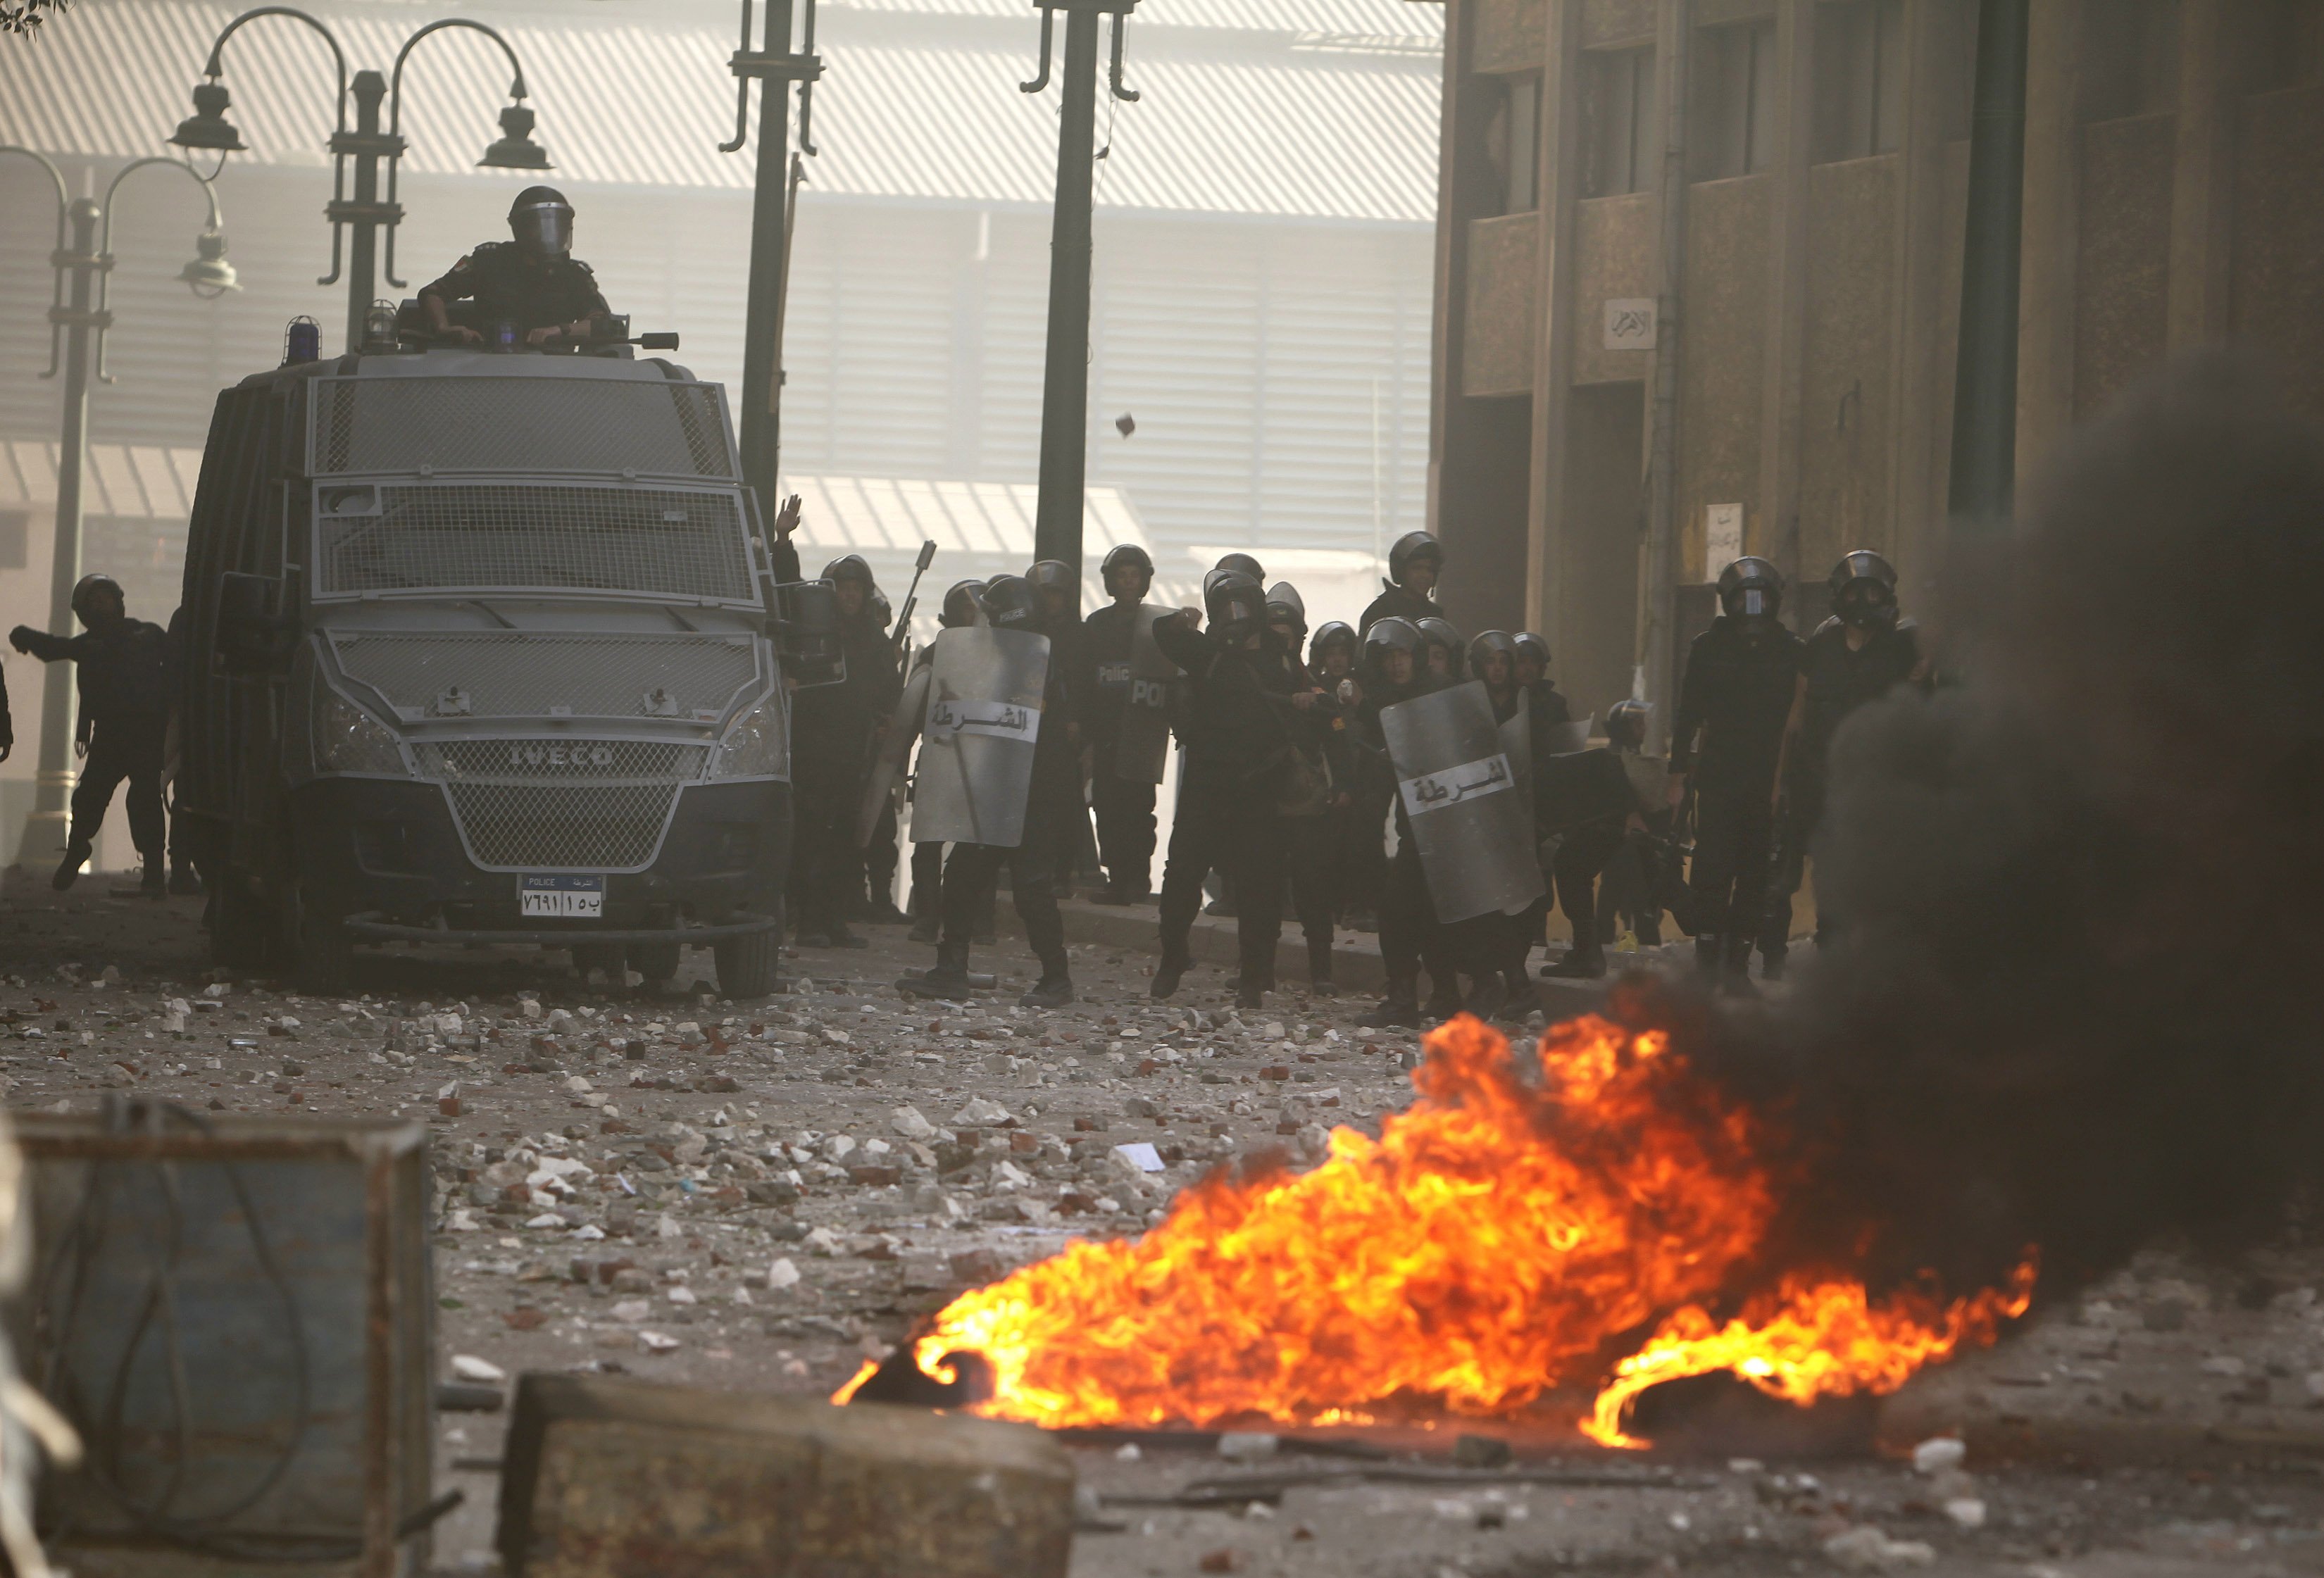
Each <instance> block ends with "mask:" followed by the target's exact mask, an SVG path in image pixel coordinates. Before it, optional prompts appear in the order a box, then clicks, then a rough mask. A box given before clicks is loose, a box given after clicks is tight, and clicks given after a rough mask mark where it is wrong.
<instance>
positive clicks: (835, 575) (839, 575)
mask: <svg viewBox="0 0 2324 1578" xmlns="http://www.w3.org/2000/svg"><path fill="white" fill-rule="evenodd" d="M823 578H824V579H825V580H826V581H861V582H862V583H863V586H864V592H865V595H867V596H868V595H870V594H871V588H873V587H875V586H878V585H879V584H880V583H879V581H878V579H877V578H876V577H873V575H872V574H871V566H870V565H868V564H866V563H864V562H863V556H862V554H860V553H849V554H842V555H841V556H840V557H839V558H835V559H833V560H832V561H831V562H830V563H829V564H827V565H825V566H824V567H823Z"/></svg>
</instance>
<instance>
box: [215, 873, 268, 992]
mask: <svg viewBox="0 0 2324 1578" xmlns="http://www.w3.org/2000/svg"><path fill="white" fill-rule="evenodd" d="M273 936H274V926H273V918H272V916H270V915H269V914H268V913H267V911H266V907H265V906H264V905H263V904H261V903H260V902H259V901H258V900H257V899H255V898H254V897H253V896H252V894H251V891H250V890H249V889H248V888H246V887H244V886H243V884H242V882H241V881H239V880H238V879H236V878H235V877H233V876H231V875H222V876H220V877H219V878H218V882H217V892H216V895H215V897H214V899H213V901H212V903H211V906H210V958H211V960H212V961H213V962H214V963H217V964H223V965H225V966H226V968H227V969H229V970H258V969H263V968H264V967H265V965H266V963H267V953H268V945H269V944H271V943H272V941H273Z"/></svg>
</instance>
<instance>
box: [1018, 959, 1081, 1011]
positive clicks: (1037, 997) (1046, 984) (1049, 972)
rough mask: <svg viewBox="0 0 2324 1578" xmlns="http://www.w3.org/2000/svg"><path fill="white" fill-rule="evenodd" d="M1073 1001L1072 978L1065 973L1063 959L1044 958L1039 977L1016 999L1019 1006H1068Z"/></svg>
mask: <svg viewBox="0 0 2324 1578" xmlns="http://www.w3.org/2000/svg"><path fill="white" fill-rule="evenodd" d="M1073 1001H1074V979H1073V977H1072V976H1071V975H1068V974H1065V960H1063V959H1056V960H1044V961H1043V962H1042V964H1041V978H1040V979H1039V980H1038V981H1036V982H1035V983H1033V988H1032V990H1031V991H1029V992H1026V993H1025V995H1024V996H1022V997H1020V998H1019V999H1018V1000H1017V1006H1018V1007H1019V1008H1068V1007H1071V1006H1072V1004H1073Z"/></svg>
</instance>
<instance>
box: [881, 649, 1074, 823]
mask: <svg viewBox="0 0 2324 1578" xmlns="http://www.w3.org/2000/svg"><path fill="white" fill-rule="evenodd" d="M928 676H929V678H928V692H927V711H926V712H925V713H923V714H922V715H921V724H920V766H919V772H918V776H917V777H916V778H915V779H914V780H913V788H912V842H914V843H915V844H933V843H936V842H939V841H942V842H944V843H948V844H997V845H999V846H1001V848H1004V849H1014V848H1016V847H1017V845H1018V844H1020V843H1021V842H1023V840H1024V837H1025V798H1026V796H1027V794H1028V792H1029V791H1030V790H1031V789H1032V787H1033V747H1034V743H1035V742H1036V741H1037V740H1038V739H1039V738H1040V736H1041V696H1042V691H1043V688H1044V687H1046V686H1047V683H1048V677H1049V638H1048V637H1047V636H1045V635H1035V634H1034V633H1032V632H1030V631H1022V630H994V629H992V628H991V626H990V625H970V626H964V627H963V628H961V629H957V630H948V631H945V632H943V633H942V634H940V635H938V636H937V637H936V660H935V661H934V662H933V663H931V664H930V665H929V668H928Z"/></svg>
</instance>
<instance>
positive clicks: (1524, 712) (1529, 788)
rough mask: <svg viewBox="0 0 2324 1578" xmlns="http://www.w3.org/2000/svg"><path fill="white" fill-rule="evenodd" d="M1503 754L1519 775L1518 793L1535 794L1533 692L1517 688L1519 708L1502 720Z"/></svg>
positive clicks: (1510, 768) (1512, 769)
mask: <svg viewBox="0 0 2324 1578" xmlns="http://www.w3.org/2000/svg"><path fill="white" fill-rule="evenodd" d="M1501 754H1502V755H1504V756H1506V757H1508V759H1509V771H1512V772H1514V773H1516V774H1517V792H1518V793H1519V794H1521V795H1528V796H1529V795H1531V794H1532V793H1533V692H1532V691H1530V690H1527V689H1526V688H1525V687H1523V686H1519V687H1517V710H1516V711H1515V712H1513V713H1511V714H1509V715H1508V716H1507V717H1505V718H1503V719H1502V720H1501Z"/></svg>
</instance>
